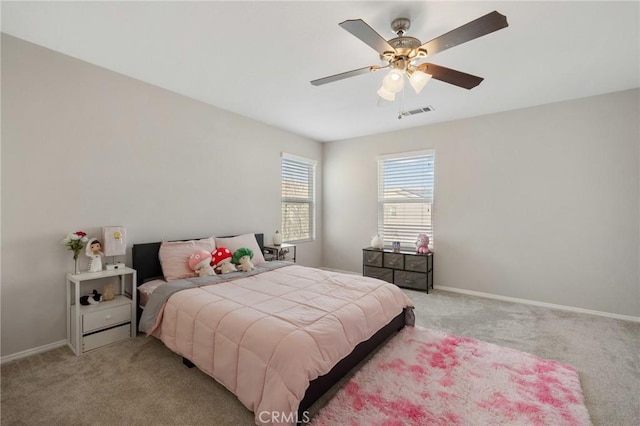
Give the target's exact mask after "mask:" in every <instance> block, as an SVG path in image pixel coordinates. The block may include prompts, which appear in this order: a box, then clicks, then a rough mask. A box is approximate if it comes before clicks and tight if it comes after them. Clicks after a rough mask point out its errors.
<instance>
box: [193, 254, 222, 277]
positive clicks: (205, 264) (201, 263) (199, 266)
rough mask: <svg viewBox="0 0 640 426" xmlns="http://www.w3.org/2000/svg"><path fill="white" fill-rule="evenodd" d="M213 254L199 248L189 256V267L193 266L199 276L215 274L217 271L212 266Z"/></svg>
mask: <svg viewBox="0 0 640 426" xmlns="http://www.w3.org/2000/svg"><path fill="white" fill-rule="evenodd" d="M212 259H213V256H211V253H209V252H208V251H206V250H198V251H197V252H195V253H193V254H192V255H191V256H189V268H191V269H192V270H193V271H194V272H195V273H196V274H198V276H199V277H208V276H210V275H215V274H216V272H215V271H214V270H213V268H212V267H211V261H212Z"/></svg>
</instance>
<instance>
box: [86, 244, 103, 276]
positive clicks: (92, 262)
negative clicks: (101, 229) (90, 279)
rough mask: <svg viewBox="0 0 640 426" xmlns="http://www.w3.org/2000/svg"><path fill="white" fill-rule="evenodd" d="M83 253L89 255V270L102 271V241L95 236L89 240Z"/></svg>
mask: <svg viewBox="0 0 640 426" xmlns="http://www.w3.org/2000/svg"><path fill="white" fill-rule="evenodd" d="M85 254H86V255H87V257H89V272H100V271H102V243H100V241H98V239H97V238H91V239H90V240H89V242H88V243H87V247H86V249H85Z"/></svg>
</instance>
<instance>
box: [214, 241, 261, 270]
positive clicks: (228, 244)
mask: <svg viewBox="0 0 640 426" xmlns="http://www.w3.org/2000/svg"><path fill="white" fill-rule="evenodd" d="M216 247H225V248H228V249H229V250H230V251H231V253H233V252H235V251H236V250H238V249H239V248H243V247H244V248H248V249H250V250H251V251H252V252H253V258H252V259H251V263H253V264H254V265H259V264H261V263H264V262H265V260H264V256H263V255H262V250H260V246H259V245H258V241H257V240H256V236H255V234H244V235H238V236H237V237H229V238H218V237H216Z"/></svg>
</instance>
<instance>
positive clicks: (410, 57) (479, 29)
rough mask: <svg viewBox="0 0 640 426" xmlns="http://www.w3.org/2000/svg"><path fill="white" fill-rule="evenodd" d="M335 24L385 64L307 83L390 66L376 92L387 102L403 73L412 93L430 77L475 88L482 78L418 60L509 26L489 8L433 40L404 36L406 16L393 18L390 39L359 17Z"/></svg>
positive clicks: (400, 85) (397, 89) (400, 86)
mask: <svg viewBox="0 0 640 426" xmlns="http://www.w3.org/2000/svg"><path fill="white" fill-rule="evenodd" d="M339 25H340V27H342V28H343V29H345V30H346V31H348V32H350V33H351V34H352V35H354V36H356V37H357V38H359V39H360V40H361V41H363V42H364V43H366V44H367V45H369V46H370V47H371V48H373V49H374V50H375V51H377V52H378V53H379V55H380V59H381V60H382V61H384V62H386V63H387V64H386V65H383V66H377V65H371V66H369V67H364V68H359V69H357V70H353V71H347V72H343V73H341V74H336V75H332V76H329V77H324V78H320V79H317V80H313V81H311V84H312V85H314V86H320V85H323V84H327V83H332V82H334V81H338V80H342V79H345V78H349V77H354V76H356V75H360V74H365V73H367V72H371V71H377V70H380V69H383V68H391V71H389V73H388V74H387V75H386V76H384V78H383V79H382V87H380V88H379V89H378V91H377V94H378V96H380V98H382V99H385V100H387V101H393V100H394V99H395V95H396V94H397V93H398V92H400V91H402V89H403V88H404V77H405V76H407V79H408V80H409V84H410V85H411V87H412V88H413V90H414V91H415V92H416V94H419V93H420V91H422V89H423V88H424V87H425V86H426V84H427V83H428V82H429V80H431V79H432V78H434V79H436V80H440V81H443V82H445V83H449V84H452V85H454V86H458V87H462V88H465V89H468V90H469V89H472V88H474V87H476V86H477V85H478V84H480V83H481V82H482V80H483V78H482V77H477V76H474V75H471V74H467V73H464V72H460V71H456V70H453V69H450V68H445V67H442V66H439V65H435V64H430V63H426V62H425V63H421V64H418V61H420V60H422V59H424V58H427V57H429V56H432V55H434V54H436V53H438V52H442V51H443V50H446V49H449V48H451V47H454V46H457V45H459V44H462V43H466V42H468V41H471V40H474V39H476V38H478V37H482V36H484V35H487V34H490V33H492V32H494V31H497V30H500V29H502V28H506V27H508V26H509V24H508V23H507V18H506V16H504V15H502V14H500V13H498V12H497V11H493V12H491V13H488V14H486V15H484V16H482V17H480V18H478V19H475V20H473V21H471V22H468V23H466V24H465V25H462V26H461V27H458V28H456V29H454V30H451V31H449V32H448V33H445V34H443V35H441V36H439V37H436V38H434V39H433V40H430V41H428V42H426V43H422V42H421V41H420V40H418V39H417V38H415V37H408V36H405V33H406V32H407V30H408V29H409V27H410V26H411V21H410V20H409V19H407V18H397V19H394V20H393V22H392V23H391V29H392V30H393V32H394V33H395V34H396V36H397V37H395V38H392V39H390V40H385V39H384V38H382V36H381V35H380V34H378V33H377V32H376V31H375V30H374V29H373V28H371V27H370V26H369V25H368V24H367V23H366V22H364V21H363V20H362V19H350V20H347V21H344V22H341V23H340V24H339Z"/></svg>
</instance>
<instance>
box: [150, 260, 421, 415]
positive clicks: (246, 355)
mask: <svg viewBox="0 0 640 426" xmlns="http://www.w3.org/2000/svg"><path fill="white" fill-rule="evenodd" d="M407 306H413V304H412V302H411V300H410V299H409V298H408V297H407V296H406V295H405V294H404V293H403V292H402V291H401V290H400V289H399V288H398V287H396V286H394V285H392V284H389V283H386V282H383V281H380V280H376V279H372V278H367V277H361V276H357V275H348V274H340V273H335V272H329V271H323V270H319V269H313V268H307V267H304V266H298V265H292V266H287V267H283V268H280V269H276V270H273V271H269V272H264V273H261V274H259V275H254V276H249V277H244V278H239V279H236V280H233V281H228V282H224V283H220V284H214V285H207V286H203V287H198V288H192V289H188V290H183V291H180V292H178V293H176V294H174V295H172V296H171V297H170V298H169V300H168V301H167V302H166V304H165V307H164V310H163V313H162V315H160V316H159V317H158V322H157V328H156V329H155V330H154V331H153V334H154V335H155V336H156V337H159V338H160V339H161V340H162V341H163V342H164V343H165V345H166V346H167V347H169V348H170V349H171V350H172V351H174V352H176V353H178V354H180V355H182V356H184V357H185V358H187V359H189V360H191V361H192V362H193V363H194V364H195V365H196V366H197V367H198V368H199V369H200V370H202V371H204V372H205V373H207V374H208V375H210V376H212V377H213V378H215V379H216V380H217V381H219V382H220V383H222V384H223V385H224V386H225V387H226V388H227V389H229V390H230V391H231V392H233V393H234V394H235V395H236V396H237V397H238V399H239V400H240V401H241V402H242V403H243V404H244V405H245V406H246V407H247V408H248V409H249V410H251V411H253V412H254V413H255V420H256V424H258V425H266V424H289V421H285V422H277V421H275V422H274V421H273V420H274V419H278V418H279V419H291V418H292V417H291V415H292V413H293V414H295V413H296V412H297V410H298V406H299V403H300V401H301V400H302V398H303V397H304V394H305V391H306V389H307V387H308V386H309V382H310V381H312V380H314V379H315V378H317V377H318V376H321V375H323V374H326V373H327V372H329V370H331V368H332V367H333V366H334V365H335V364H336V363H337V362H338V361H339V360H341V359H342V358H344V357H345V356H346V355H348V354H349V353H350V352H351V351H352V350H353V348H354V347H355V346H356V345H357V344H358V343H360V342H362V341H365V340H367V339H368V338H370V337H371V336H372V335H373V334H375V332H376V331H378V330H379V329H380V328H382V327H383V326H385V325H386V324H387V323H388V322H389V321H391V319H393V318H394V317H395V316H397V315H398V314H399V313H400V312H402V309H403V308H404V307H407ZM273 413H276V415H275V416H274V414H273Z"/></svg>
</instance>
